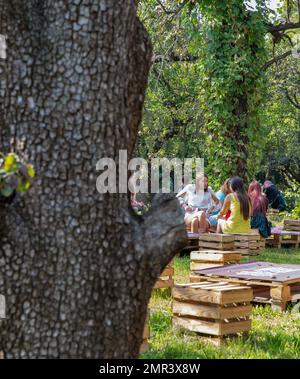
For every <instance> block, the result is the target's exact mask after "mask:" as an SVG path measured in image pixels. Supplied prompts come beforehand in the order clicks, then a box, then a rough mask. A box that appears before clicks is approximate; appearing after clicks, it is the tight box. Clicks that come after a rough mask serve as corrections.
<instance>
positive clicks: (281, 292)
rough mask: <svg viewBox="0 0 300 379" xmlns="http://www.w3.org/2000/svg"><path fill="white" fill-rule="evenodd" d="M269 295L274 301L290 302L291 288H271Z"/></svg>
mask: <svg viewBox="0 0 300 379" xmlns="http://www.w3.org/2000/svg"><path fill="white" fill-rule="evenodd" d="M270 295H271V297H272V299H274V300H283V301H290V300H291V288H290V286H283V287H282V286H278V287H275V288H271V291H270Z"/></svg>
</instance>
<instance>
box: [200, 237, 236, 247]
mask: <svg viewBox="0 0 300 379" xmlns="http://www.w3.org/2000/svg"><path fill="white" fill-rule="evenodd" d="M208 249H211V250H227V251H228V250H234V237H233V236H232V235H229V234H219V233H211V234H210V233H205V234H201V235H200V236H199V250H208Z"/></svg>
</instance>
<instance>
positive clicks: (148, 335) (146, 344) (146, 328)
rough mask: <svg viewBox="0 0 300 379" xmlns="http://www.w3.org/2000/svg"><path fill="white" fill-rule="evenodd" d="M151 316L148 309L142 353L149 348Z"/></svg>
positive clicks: (141, 347)
mask: <svg viewBox="0 0 300 379" xmlns="http://www.w3.org/2000/svg"><path fill="white" fill-rule="evenodd" d="M149 317H150V311H149V309H148V311H147V317H146V321H145V325H144V331H143V341H142V344H141V346H140V354H141V353H145V352H146V351H148V349H149V343H148V339H149V338H150V327H149Z"/></svg>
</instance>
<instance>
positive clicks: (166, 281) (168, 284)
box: [154, 261, 174, 289]
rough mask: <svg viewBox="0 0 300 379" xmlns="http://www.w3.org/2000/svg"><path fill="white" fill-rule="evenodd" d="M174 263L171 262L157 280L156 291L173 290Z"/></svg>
mask: <svg viewBox="0 0 300 379" xmlns="http://www.w3.org/2000/svg"><path fill="white" fill-rule="evenodd" d="M173 264H174V262H173V261H171V262H170V263H169V264H168V265H167V266H166V268H165V269H164V271H163V272H162V273H161V274H160V276H159V278H158V279H157V281H156V283H155V286H154V289H157V288H170V289H172V288H173V284H174V280H173V276H174V268H173Z"/></svg>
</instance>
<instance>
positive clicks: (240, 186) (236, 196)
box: [217, 176, 251, 234]
mask: <svg viewBox="0 0 300 379" xmlns="http://www.w3.org/2000/svg"><path fill="white" fill-rule="evenodd" d="M230 187H231V190H232V193H230V194H229V195H227V196H226V198H225V201H224V204H223V207H222V209H221V211H220V213H219V214H218V216H217V218H218V220H219V221H218V228H217V233H226V234H236V233H250V232H251V226H250V216H251V200H250V197H249V196H248V194H247V192H246V191H245V188H244V183H243V181H242V179H241V178H240V177H239V176H235V177H233V178H232V179H230ZM229 210H230V211H231V215H230V217H229V218H228V220H226V219H224V217H225V216H226V215H227V212H228V211H229Z"/></svg>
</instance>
